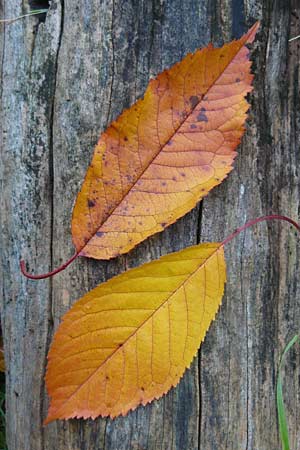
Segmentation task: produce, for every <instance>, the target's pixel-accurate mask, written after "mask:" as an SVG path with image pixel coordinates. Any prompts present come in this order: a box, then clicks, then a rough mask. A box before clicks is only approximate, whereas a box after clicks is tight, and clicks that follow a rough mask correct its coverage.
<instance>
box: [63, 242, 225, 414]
mask: <svg viewBox="0 0 300 450" xmlns="http://www.w3.org/2000/svg"><path fill="white" fill-rule="evenodd" d="M218 244H219V246H218V247H216V249H215V250H214V251H213V252H212V254H211V255H210V256H209V257H208V258H206V259H205V261H204V262H203V263H202V264H201V265H200V266H198V267H197V268H196V269H195V270H194V271H193V272H191V273H190V274H188V276H187V278H186V279H185V280H184V281H182V282H181V283H180V284H179V286H178V287H177V288H176V289H175V290H174V291H173V292H172V293H171V294H170V295H169V296H168V297H167V298H166V300H164V301H163V302H162V303H161V304H160V305H159V306H158V308H156V309H155V310H154V311H153V312H152V314H150V315H149V316H148V317H147V318H146V319H145V320H144V321H143V322H142V323H141V324H140V325H139V326H138V327H137V328H136V329H135V330H134V332H133V333H132V334H130V336H128V338H127V339H126V340H125V341H124V342H123V344H122V345H121V346H120V347H117V348H116V350H115V351H114V352H113V353H111V354H110V355H109V356H108V357H107V358H106V359H105V360H104V361H103V362H102V363H101V364H100V366H99V367H97V368H96V370H94V372H93V373H91V374H90V375H89V376H88V378H87V379H86V380H85V381H84V382H83V383H82V384H81V385H80V386H79V387H78V388H77V389H76V390H75V391H74V392H73V393H72V395H70V397H69V398H68V399H67V400H66V401H65V402H64V403H63V404H62V405H61V406H60V407H59V409H58V411H59V410H60V409H61V408H62V407H63V406H64V405H65V404H66V403H68V402H69V401H70V400H71V399H72V398H73V397H74V396H75V395H76V394H77V393H78V392H79V391H80V389H82V387H83V386H84V385H85V384H86V383H88V382H89V381H90V379H91V378H93V377H94V376H95V375H96V374H97V372H98V371H99V370H100V369H101V368H102V367H103V366H104V365H105V364H106V363H107V362H108V361H109V360H110V359H111V358H112V357H114V356H115V355H116V354H117V353H118V352H119V351H121V350H122V349H123V347H124V345H126V344H127V343H128V342H129V341H130V339H132V338H133V337H134V336H135V335H136V333H137V332H138V331H139V330H140V329H141V328H142V327H143V326H144V325H145V324H146V323H147V322H148V321H149V320H151V319H152V317H153V316H154V315H155V314H156V313H157V312H158V311H159V310H160V309H161V308H162V307H163V306H164V305H165V304H166V303H168V302H169V301H170V300H171V299H172V297H173V296H174V295H175V294H176V292H178V291H179V289H181V288H182V287H183V286H184V285H185V284H186V283H187V282H188V281H189V280H190V279H191V278H192V277H193V276H194V275H195V274H196V273H197V272H198V271H199V270H201V269H202V268H203V267H204V266H205V265H206V264H207V262H208V261H209V260H210V259H211V258H212V257H213V256H215V255H216V253H218V252H219V251H220V249H221V248H223V246H224V245H223V242H220V243H218ZM199 245H201V244H199ZM150 264H151V263H150Z"/></svg>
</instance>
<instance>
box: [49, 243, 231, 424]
mask: <svg viewBox="0 0 300 450" xmlns="http://www.w3.org/2000/svg"><path fill="white" fill-rule="evenodd" d="M225 279H226V274H225V260H224V252H223V246H222V244H221V243H209V244H201V245H198V246H195V247H190V248H187V249H185V250H182V251H180V252H177V253H173V254H170V255H167V256H163V257H162V258H161V259H159V260H157V261H153V262H151V263H148V264H145V265H143V266H141V267H139V268H137V269H132V270H129V271H128V272H125V273H123V274H121V275H119V276H117V277H115V278H112V279H111V280H110V281H108V282H106V283H103V284H101V285H100V286H98V287H97V288H96V289H94V290H92V291H91V292H89V293H88V294H87V295H85V296H84V297H83V298H82V299H81V300H79V301H78V302H77V303H75V305H74V306H73V307H72V308H71V309H70V311H69V312H67V314H66V315H65V316H64V317H63V322H62V324H61V325H60V326H59V328H58V331H57V332H56V334H55V336H54V339H53V342H52V345H51V349H50V352H49V355H48V360H49V361H48V367H47V374H46V385H47V389H48V393H49V395H50V397H51V404H50V409H49V414H48V417H47V419H46V421H45V423H49V422H51V421H53V420H55V419H68V418H71V417H83V418H88V417H92V418H95V417H97V416H110V417H115V416H118V415H120V414H123V415H124V414H126V413H127V412H128V411H129V410H130V409H134V408H136V407H137V406H138V405H140V404H142V405H145V404H146V403H148V402H150V401H152V400H153V399H155V398H158V397H160V396H162V395H163V394H165V393H166V392H167V391H168V390H169V389H170V388H171V387H172V386H175V385H176V384H177V383H178V381H179V380H180V378H181V377H182V375H183V373H184V371H185V369H186V368H187V367H189V366H190V364H191V362H192V359H193V357H194V356H195V355H196V353H197V350H198V348H199V346H200V343H201V342H202V341H203V339H204V337H205V334H206V331H207V329H208V327H209V325H210V323H211V321H212V320H213V319H214V317H215V315H216V313H217V310H218V308H219V306H220V303H221V299H222V296H223V291H224V283H225Z"/></svg>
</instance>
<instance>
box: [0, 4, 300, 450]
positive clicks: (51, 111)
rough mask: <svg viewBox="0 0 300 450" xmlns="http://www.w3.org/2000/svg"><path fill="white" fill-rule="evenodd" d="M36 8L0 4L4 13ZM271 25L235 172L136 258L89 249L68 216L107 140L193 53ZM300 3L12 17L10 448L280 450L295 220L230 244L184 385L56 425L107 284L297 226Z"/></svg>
mask: <svg viewBox="0 0 300 450" xmlns="http://www.w3.org/2000/svg"><path fill="white" fill-rule="evenodd" d="M28 9H29V6H28V2H27V1H25V0H24V1H23V2H22V1H21V0H0V14H1V17H14V16H17V15H20V14H22V13H24V12H27V11H28ZM257 19H261V20H262V28H261V30H260V32H259V34H258V36H257V40H256V43H255V45H254V50H253V60H254V65H253V68H254V72H255V74H256V79H255V90H254V92H253V93H252V94H251V96H250V98H251V104H252V109H251V112H250V117H249V121H248V124H247V132H246V135H245V138H244V139H243V144H242V145H241V146H240V147H239V156H238V158H237V160H236V164H235V170H234V171H233V172H232V173H231V175H230V176H229V178H228V179H227V180H226V181H225V182H224V183H223V184H222V185H221V186H220V187H218V188H216V189H215V190H214V191H213V192H212V193H211V194H210V195H209V196H208V197H207V198H206V199H205V200H204V201H203V203H202V204H201V205H199V206H198V207H197V208H195V210H193V211H192V212H191V213H190V214H188V215H187V216H186V217H184V218H183V219H181V220H179V221H178V222H177V223H176V224H175V225H173V226H171V227H169V228H168V229H166V230H165V231H164V232H163V233H161V234H159V235H156V236H154V237H152V238H151V239H149V240H147V241H146V242H144V243H142V244H141V245H139V246H138V247H137V248H136V249H135V250H133V251H132V252H131V253H130V254H129V255H126V256H122V257H120V258H117V259H115V260H113V261H109V262H99V261H93V260H85V259H84V258H78V260H76V261H75V262H74V263H73V264H72V266H70V267H69V268H68V269H67V270H65V271H64V272H63V273H61V274H59V275H57V276H56V277H54V278H53V279H50V280H43V281H38V282H36V281H30V280H27V279H25V278H24V277H22V276H21V274H20V271H19V260H20V258H21V257H23V258H24V259H25V260H26V261H27V262H28V265H29V268H30V269H31V270H33V271H35V272H39V273H42V272H45V271H48V270H50V269H51V268H52V267H56V266H57V265H60V264H61V263H62V262H64V261H65V260H66V259H67V258H68V257H70V256H71V255H72V253H73V246H72V242H71V235H70V217H71V211H72V206H73V203H74V199H75V196H76V193H77V191H78V189H79V187H80V185H81V182H82V179H83V176H84V174H85V171H86V168H87V166H88V164H89V161H90V158H91V155H92V152H93V147H94V145H95V143H96V140H97V138H98V135H99V133H100V132H101V131H102V130H103V129H104V128H105V127H106V126H107V125H108V124H109V122H110V121H111V120H112V119H113V118H115V117H116V116H117V115H118V114H119V113H120V112H121V111H122V109H123V108H125V107H128V106H129V105H130V104H132V103H133V102H134V101H135V99H136V98H138V97H139V96H141V95H142V94H143V92H144V90H145V87H146V85H147V83H148V81H149V78H150V77H152V76H155V75H156V74H157V73H158V72H159V71H161V70H162V69H163V68H165V67H168V66H170V65H171V64H173V63H174V62H176V61H178V60H179V59H181V58H182V57H183V56H184V55H185V54H186V53H187V52H188V51H193V50H194V49H196V48H198V47H200V46H204V45H206V44H207V43H208V42H209V41H210V40H212V41H213V42H214V43H216V44H221V43H222V42H223V41H227V40H230V39H232V37H239V36H240V35H241V34H242V33H243V32H245V31H246V30H247V28H248V27H249V26H250V25H252V24H253V23H254V21H256V20H257ZM299 33H300V3H299V1H298V0H273V1H272V0H244V1H243V0H151V1H150V0H140V1H138V0H77V1H75V0H52V4H51V9H50V11H49V13H48V15H47V18H46V22H45V23H41V24H39V18H34V17H31V18H27V19H24V20H22V21H18V22H16V23H14V24H11V25H5V26H4V25H1V35H0V61H1V75H0V76H1V87H0V89H1V112H0V114H1V115H0V133H1V163H0V182H1V200H0V201H1V204H0V215H1V222H0V223H1V231H0V254H1V295H3V298H2V301H1V320H2V326H3V330H4V340H5V354H6V364H7V373H6V377H7V398H6V406H7V435H8V447H9V450H96V449H97V450H175V449H176V450H196V449H201V450H221V449H222V450H223V449H224V450H225V449H226V450H227V449H228V450H229V449H231V450H241V449H248V450H275V449H276V450H278V448H279V447H280V444H279V438H278V430H277V419H276V408H275V382H276V368H277V362H278V357H279V354H280V351H281V350H282V348H283V346H284V344H285V343H286V342H287V341H288V340H289V339H290V338H291V337H292V336H293V335H294V334H295V333H296V332H297V331H299V326H300V276H299V275H300V268H299V257H300V251H299V250H300V246H299V237H297V236H296V233H295V231H294V230H292V229H291V228H290V227H289V226H288V225H287V224H286V223H282V224H281V223H280V224H279V223H273V224H268V225H266V224H260V225H257V226H256V227H255V228H253V229H251V230H248V231H247V232H246V233H244V234H243V235H240V236H239V237H238V238H237V239H236V240H235V241H234V242H232V243H231V244H230V245H229V246H228V248H227V250H226V256H227V261H228V263H227V264H228V284H227V288H226V295H225V297H224V301H223V306H222V308H221V310H220V313H219V315H218V317H217V319H216V321H215V322H214V323H213V325H212V327H211V329H210V331H209V333H208V336H207V338H206V340H205V342H204V344H203V345H202V347H201V350H200V352H199V356H198V358H197V359H195V361H194V363H193V365H192V368H191V370H188V371H187V372H186V374H185V376H184V378H183V380H182V381H181V383H180V384H179V386H178V387H177V388H175V389H173V390H171V391H170V392H169V394H167V395H166V396H165V397H164V398H162V399H161V400H159V401H155V402H153V403H152V404H151V405H149V406H147V407H145V408H138V409H137V410H136V411H134V412H132V413H130V414H129V415H128V416H127V417H125V418H118V419H116V420H114V421H112V420H109V419H98V420H95V421H92V420H88V421H83V420H70V421H58V422H55V423H52V424H50V425H48V426H47V427H43V426H42V421H43V419H44V418H45V416H46V410H47V405H48V399H47V395H46V392H45V385H44V381H43V378H44V373H45V364H46V354H47V351H48V348H49V343H50V340H51V337H52V335H53V331H54V329H55V328H56V327H57V325H58V324H59V321H60V318H61V316H62V314H63V313H64V312H66V311H67V310H68V308H69V307H70V305H71V304H73V302H74V301H75V300H77V299H78V298H79V297H80V296H81V295H82V294H84V293H86V292H87V291H88V290H89V289H90V288H92V287H94V286H95V285H97V284H98V283H99V282H100V281H102V280H105V279H108V278H109V277H111V276H113V275H115V274H117V273H119V272H120V271H123V270H125V269H126V268H129V267H132V266H135V265H137V264H140V263H142V262H144V261H148V260H150V259H153V258H156V257H158V256H159V255H161V254H165V253H168V252H171V251H175V250H178V249H180V248H182V247H185V246H187V245H191V244H194V243H196V242H199V241H200V240H201V241H206V240H218V239H223V238H224V237H225V236H226V235H227V234H228V233H229V232H230V231H232V230H233V229H235V228H236V227H237V226H239V225H241V224H243V223H244V222H245V221H246V220H247V219H251V218H254V217H255V216H258V215H262V214H269V213H284V214H286V215H289V216H291V217H292V218H294V219H295V220H298V218H299V207H300V203H299V201H300V197H299V181H300V173H299V167H300V166H299V163H300V148H299V147H300V145H299V141H300V140H299V131H300V130H299V128H300V108H299V105H300V98H299V75H300V72H299V59H300V40H298V41H294V42H290V43H288V39H289V38H290V37H292V36H295V35H297V34H299ZM299 357H300V351H299V348H298V349H295V350H293V351H291V353H290V355H289V357H288V358H287V364H286V366H285V371H284V372H285V375H284V383H285V387H286V388H285V398H286V405H287V408H288V411H289V414H288V418H289V423H290V435H291V447H292V449H294V450H296V449H298V448H300V428H299V415H300V369H299V368H300V360H299Z"/></svg>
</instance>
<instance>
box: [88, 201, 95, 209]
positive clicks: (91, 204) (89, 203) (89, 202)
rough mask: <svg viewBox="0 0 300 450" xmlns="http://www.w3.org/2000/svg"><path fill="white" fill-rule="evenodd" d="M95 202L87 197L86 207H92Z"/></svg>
mask: <svg viewBox="0 0 300 450" xmlns="http://www.w3.org/2000/svg"><path fill="white" fill-rule="evenodd" d="M95 204H96V203H95V202H94V201H93V200H90V199H88V207H89V208H94V206H95Z"/></svg>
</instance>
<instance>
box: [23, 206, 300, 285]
mask: <svg viewBox="0 0 300 450" xmlns="http://www.w3.org/2000/svg"><path fill="white" fill-rule="evenodd" d="M268 220H283V221H285V222H289V223H290V224H291V225H293V226H294V227H295V228H296V229H297V230H298V231H300V226H299V224H297V223H296V222H295V221H294V220H292V219H290V218H289V217H286V216H281V215H278V214H274V215H269V216H263V217H258V218H257V219H253V220H250V221H249V222H247V223H246V224H245V225H243V226H241V227H240V228H237V229H236V230H235V231H234V232H233V233H231V234H230V235H229V236H228V237H227V238H226V239H224V241H223V242H222V245H223V246H224V245H225V244H228V243H229V242H230V241H232V239H233V238H235V236H237V235H238V234H240V233H241V232H242V231H244V230H246V229H247V228H249V227H252V226H253V225H255V224H257V223H258V222H264V221H268ZM79 254H80V253H79V252H76V253H75V254H74V255H73V256H72V258H70V259H69V260H68V261H67V262H66V263H64V264H62V265H61V266H60V267H58V268H57V269H54V270H52V271H51V272H48V273H44V274H42V275H31V274H30V273H29V272H27V271H26V268H25V262H24V261H23V260H22V261H21V262H20V267H21V272H22V274H23V275H24V276H25V277H27V278H30V279H31V280H43V279H45V278H49V277H52V276H53V275H56V274H57V273H59V272H61V271H62V270H64V269H66V267H68V266H69V265H70V264H71V263H72V262H73V261H74V259H76V258H77V256H78V255H79Z"/></svg>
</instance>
